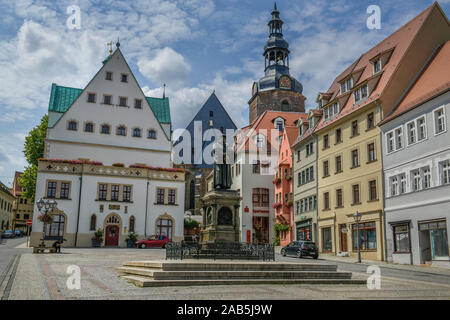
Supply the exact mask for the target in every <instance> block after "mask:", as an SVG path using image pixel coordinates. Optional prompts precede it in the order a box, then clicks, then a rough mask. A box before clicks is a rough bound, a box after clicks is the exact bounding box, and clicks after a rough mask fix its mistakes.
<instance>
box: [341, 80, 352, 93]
mask: <svg viewBox="0 0 450 320" xmlns="http://www.w3.org/2000/svg"><path fill="white" fill-rule="evenodd" d="M352 86H353V81H352V78H348V79H347V80H345V81H344V82H343V83H342V84H341V94H342V93H345V92H347V91H349V90H350V89H351V88H352Z"/></svg>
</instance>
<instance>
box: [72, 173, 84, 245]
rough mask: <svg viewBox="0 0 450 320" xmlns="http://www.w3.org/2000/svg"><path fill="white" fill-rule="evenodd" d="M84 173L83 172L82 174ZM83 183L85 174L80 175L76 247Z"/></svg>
mask: <svg viewBox="0 0 450 320" xmlns="http://www.w3.org/2000/svg"><path fill="white" fill-rule="evenodd" d="M81 175H83V174H81ZM82 185H83V176H81V177H80V191H79V192H80V193H79V196H78V214H77V230H76V231H75V245H74V246H75V247H76V246H77V240H78V226H79V224H80V208H81V187H82Z"/></svg>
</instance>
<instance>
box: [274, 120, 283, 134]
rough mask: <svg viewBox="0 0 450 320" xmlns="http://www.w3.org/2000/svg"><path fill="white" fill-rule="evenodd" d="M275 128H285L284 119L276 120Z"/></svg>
mask: <svg viewBox="0 0 450 320" xmlns="http://www.w3.org/2000/svg"><path fill="white" fill-rule="evenodd" d="M275 128H276V129H277V130H279V131H281V132H283V130H284V122H283V120H281V119H279V120H276V121H275Z"/></svg>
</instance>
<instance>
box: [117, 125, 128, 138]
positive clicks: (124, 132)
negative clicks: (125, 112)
mask: <svg viewBox="0 0 450 320" xmlns="http://www.w3.org/2000/svg"><path fill="white" fill-rule="evenodd" d="M116 134H117V135H118V136H126V135H127V129H126V128H125V127H124V126H119V127H117V132H116Z"/></svg>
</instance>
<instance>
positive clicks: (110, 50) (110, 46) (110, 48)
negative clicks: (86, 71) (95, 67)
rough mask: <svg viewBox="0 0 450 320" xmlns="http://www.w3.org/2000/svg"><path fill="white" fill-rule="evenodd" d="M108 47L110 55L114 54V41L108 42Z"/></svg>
mask: <svg viewBox="0 0 450 320" xmlns="http://www.w3.org/2000/svg"><path fill="white" fill-rule="evenodd" d="M106 45H107V46H109V54H112V52H113V50H112V45H113V43H112V41H110V42H108V43H107V44H106Z"/></svg>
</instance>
